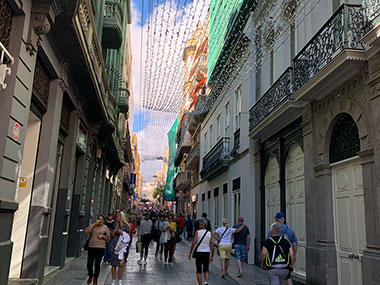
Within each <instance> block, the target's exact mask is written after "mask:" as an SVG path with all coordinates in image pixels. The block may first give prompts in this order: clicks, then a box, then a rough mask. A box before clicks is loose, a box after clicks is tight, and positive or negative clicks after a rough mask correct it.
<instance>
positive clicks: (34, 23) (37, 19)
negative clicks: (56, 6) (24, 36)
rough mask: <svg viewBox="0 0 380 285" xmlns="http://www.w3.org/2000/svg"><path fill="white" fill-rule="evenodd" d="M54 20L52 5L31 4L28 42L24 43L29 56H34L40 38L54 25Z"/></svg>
mask: <svg viewBox="0 0 380 285" xmlns="http://www.w3.org/2000/svg"><path fill="white" fill-rule="evenodd" d="M54 20H55V13H54V11H53V8H52V3H41V2H39V1H35V2H33V6H32V13H31V18H30V26H29V34H28V40H27V43H26V49H27V51H29V53H30V55H34V54H35V53H36V52H37V47H38V46H39V44H40V41H41V36H42V35H45V34H47V33H48V32H49V31H50V28H51V24H52V23H54Z"/></svg>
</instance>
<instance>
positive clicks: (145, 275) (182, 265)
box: [43, 241, 268, 285]
mask: <svg viewBox="0 0 380 285" xmlns="http://www.w3.org/2000/svg"><path fill="white" fill-rule="evenodd" d="M134 243H135V242H134ZM152 244H153V246H152V247H151V248H150V249H149V257H148V264H147V265H144V266H141V265H138V264H137V260H138V259H139V254H138V253H136V250H135V247H134V244H133V246H132V248H131V252H130V254H129V258H128V262H127V264H126V265H125V268H124V273H123V284H144V285H145V284H146V285H153V284H154V285H163V284H167V285H179V284H183V285H190V284H192V285H193V284H197V282H196V275H195V261H194V259H192V260H188V258H187V257H188V254H189V250H190V245H191V243H190V241H184V242H182V243H179V244H177V249H176V252H175V258H176V259H175V261H174V262H173V264H172V266H169V265H165V264H164V263H163V262H162V261H160V260H159V259H158V258H155V257H154V250H155V246H156V244H155V243H152ZM86 263H87V252H83V253H82V256H81V257H79V258H77V259H75V260H73V261H72V262H70V263H68V264H67V265H66V266H65V267H64V268H63V269H62V270H60V271H57V272H55V273H53V274H51V275H49V276H48V277H47V278H46V279H45V282H44V283H43V284H44V285H85V284H87V282H86V281H87V270H86ZM244 272H245V275H244V276H243V277H242V278H238V277H236V275H237V269H236V262H235V258H234V257H232V256H231V261H230V268H229V273H230V276H229V277H226V278H225V279H222V278H221V277H220V273H221V270H220V258H219V257H218V256H215V259H214V262H213V263H212V264H211V265H210V280H209V284H210V285H212V284H218V285H224V284H226V285H227V284H251V285H252V284H257V285H263V284H268V279H267V277H266V273H265V271H263V270H262V269H260V268H258V267H257V266H255V265H247V264H244ZM111 282H112V278H111V267H110V266H109V265H106V264H102V265H101V271H100V276H99V282H98V284H99V285H103V284H106V285H110V284H111ZM117 284H118V283H117Z"/></svg>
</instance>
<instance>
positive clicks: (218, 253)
mask: <svg viewBox="0 0 380 285" xmlns="http://www.w3.org/2000/svg"><path fill="white" fill-rule="evenodd" d="M227 230H228V228H226V229H225V230H224V232H223V233H222V236H221V237H220V240H222V238H223V236H224V234H225V233H226V231H227ZM216 254H217V255H220V251H219V245H218V250H217V251H216Z"/></svg>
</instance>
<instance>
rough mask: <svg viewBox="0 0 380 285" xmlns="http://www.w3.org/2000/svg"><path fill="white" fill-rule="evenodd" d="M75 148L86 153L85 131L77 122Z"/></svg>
mask: <svg viewBox="0 0 380 285" xmlns="http://www.w3.org/2000/svg"><path fill="white" fill-rule="evenodd" d="M77 146H78V147H79V148H80V149H81V150H82V151H83V152H86V146H87V131H86V129H85V128H84V126H83V125H82V123H80V122H79V127H78V134H77Z"/></svg>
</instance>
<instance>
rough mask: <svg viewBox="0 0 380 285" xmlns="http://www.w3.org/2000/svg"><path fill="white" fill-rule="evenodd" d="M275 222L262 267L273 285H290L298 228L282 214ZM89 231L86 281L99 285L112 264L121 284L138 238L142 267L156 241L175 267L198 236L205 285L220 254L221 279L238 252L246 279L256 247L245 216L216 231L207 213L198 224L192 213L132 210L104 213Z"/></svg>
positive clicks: (194, 255) (195, 249)
mask: <svg viewBox="0 0 380 285" xmlns="http://www.w3.org/2000/svg"><path fill="white" fill-rule="evenodd" d="M274 218H275V223H273V224H272V226H271V228H270V230H269V232H268V237H267V239H266V241H265V242H264V244H263V247H262V252H261V267H262V268H264V269H266V270H267V272H268V278H269V281H270V284H283V283H284V282H286V284H287V285H290V284H292V279H291V272H292V270H293V266H294V263H295V260H296V259H295V255H296V251H297V244H298V241H297V237H296V235H295V233H294V230H293V229H292V228H291V227H290V226H288V225H286V223H285V215H284V214H283V213H277V214H276V216H275V217H274ZM85 232H86V233H87V234H88V235H89V236H88V239H87V241H86V243H85V245H84V249H85V250H88V255H87V271H88V280H87V283H88V284H91V283H93V284H95V285H96V284H98V278H99V273H100V265H101V263H102V262H104V263H105V264H108V265H110V266H111V273H112V285H115V284H116V280H118V283H119V285H120V284H122V278H123V269H124V264H125V263H126V261H127V259H128V256H129V252H130V248H131V245H132V242H133V239H134V238H135V239H137V241H136V243H135V244H134V245H135V246H136V252H138V253H139V254H140V258H139V260H138V261H137V263H138V265H139V266H144V265H146V264H147V263H148V262H149V261H148V253H149V249H150V247H151V246H150V245H151V243H152V242H155V243H156V246H155V258H157V259H159V260H160V261H161V262H163V264H167V265H169V266H171V265H172V264H173V260H174V259H175V250H176V245H177V243H179V242H181V241H182V240H183V239H187V240H190V239H191V238H192V237H194V239H193V240H192V244H191V247H190V252H189V255H188V258H189V259H190V260H191V259H195V267H196V278H197V282H198V284H200V285H202V284H208V281H209V266H210V263H211V262H213V260H214V253H216V254H217V255H218V256H220V265H221V275H220V276H221V278H226V277H227V276H229V272H228V269H229V260H230V255H231V252H232V250H233V251H234V255H235V258H236V265H237V277H242V276H243V275H244V273H243V263H244V261H246V260H247V253H248V252H249V251H250V244H251V235H250V231H249V228H248V227H247V226H246V225H245V224H244V218H243V217H239V218H238V221H237V224H235V225H233V226H232V227H231V226H230V225H229V222H228V220H226V219H224V220H223V223H222V226H221V227H219V228H217V229H215V230H214V231H213V230H212V227H211V222H210V221H209V220H208V219H207V213H203V214H202V217H201V219H199V220H196V221H193V219H192V218H191V217H190V216H189V215H185V214H181V215H176V214H174V213H173V212H170V211H167V210H165V211H162V210H161V211H160V210H158V209H156V208H149V209H148V208H137V209H136V208H133V209H130V210H128V211H124V212H123V211H120V212H116V213H115V214H114V213H109V214H108V216H107V218H105V217H104V216H102V215H99V216H98V217H97V220H96V222H95V223H93V224H91V225H89V226H88V227H87V228H86V229H85ZM215 248H217V250H216V251H215ZM202 273H203V275H204V283H202V282H203V280H202Z"/></svg>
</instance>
